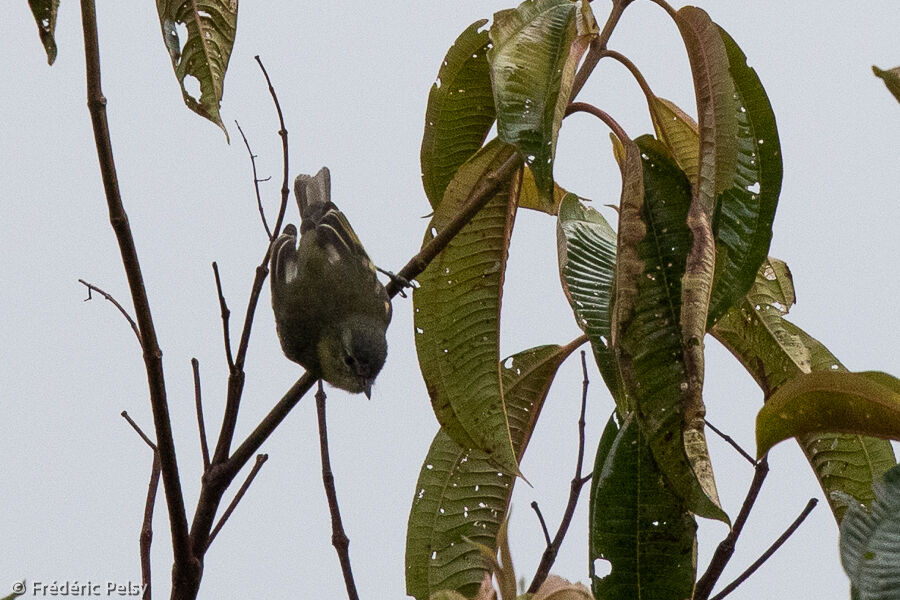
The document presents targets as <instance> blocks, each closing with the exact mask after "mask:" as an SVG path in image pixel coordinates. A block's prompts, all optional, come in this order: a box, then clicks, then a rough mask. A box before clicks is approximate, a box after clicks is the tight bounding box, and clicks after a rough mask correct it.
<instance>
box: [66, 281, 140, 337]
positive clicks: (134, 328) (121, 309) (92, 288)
mask: <svg viewBox="0 0 900 600" xmlns="http://www.w3.org/2000/svg"><path fill="white" fill-rule="evenodd" d="M78 283H81V284H82V285H84V286H85V287H86V288H87V289H88V297H87V298H85V299H84V301H85V302H87V301H88V300H92V299H93V298H91V291H94V292H97V293H98V294H100V295H101V296H103V297H104V298H106V299H107V300H109V301H110V302H112V305H113V306H115V307H116V308H117V309H119V312H120V313H122V316H123V317H125V319H126V320H127V321H128V324H129V325H131V330H132V331H133V332H134V335H135V337H137V341H138V344H141V347H143V343H142V342H141V330H140V329H138V326H137V323H135V322H134V319H132V318H131V315H129V314H128V311H127V310H125V307H124V306H122V305H121V304H119V301H118V300H116V299H115V298H113V296H112V295H111V294H107V293H106V292H104V291H103V290H101V289H100V288H98V287H97V286H96V285H94V284H92V283H88V282H87V281H85V280H84V279H79V280H78Z"/></svg>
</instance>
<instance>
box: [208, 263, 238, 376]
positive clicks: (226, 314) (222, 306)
mask: <svg viewBox="0 0 900 600" xmlns="http://www.w3.org/2000/svg"><path fill="white" fill-rule="evenodd" d="M212 270H213V276H214V277H215V278H216V293H218V295H219V310H220V312H221V313H222V334H223V335H224V336H225V358H226V359H227V360H228V368H229V369H234V357H233V356H232V355H231V327H229V325H228V321H229V319H230V317H231V311H230V310H229V309H228V303H227V302H225V293H224V292H223V291H222V278H221V277H220V276H219V265H218V264H217V263H216V261H213V263H212Z"/></svg>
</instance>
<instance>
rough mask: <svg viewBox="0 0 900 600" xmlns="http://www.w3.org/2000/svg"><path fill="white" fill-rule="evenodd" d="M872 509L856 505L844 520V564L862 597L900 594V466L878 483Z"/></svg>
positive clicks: (886, 599) (884, 599)
mask: <svg viewBox="0 0 900 600" xmlns="http://www.w3.org/2000/svg"><path fill="white" fill-rule="evenodd" d="M874 490H875V498H876V499H875V501H874V502H872V505H871V509H870V510H869V511H866V509H865V507H864V506H861V505H858V504H857V505H854V506H851V507H850V509H849V510H848V511H847V515H846V517H845V518H844V520H843V521H842V522H841V564H842V565H843V566H844V570H845V571H847V575H848V576H849V577H850V581H851V582H852V583H853V589H854V594H855V596H854V597H856V598H859V599H860V600H895V599H896V598H898V597H900V569H898V568H897V565H900V466H898V467H894V468H893V469H891V470H890V471H888V472H887V473H885V474H884V478H883V480H882V481H879V482H877V483H876V484H875V486H874Z"/></svg>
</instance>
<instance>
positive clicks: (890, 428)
mask: <svg viewBox="0 0 900 600" xmlns="http://www.w3.org/2000/svg"><path fill="white" fill-rule="evenodd" d="M887 379H890V381H886V380H887ZM898 389H900V381H898V380H897V379H894V378H892V377H891V376H890V375H888V374H887V373H874V374H870V373H865V372H864V373H849V372H837V371H835V372H831V371H818V372H815V373H809V374H806V375H799V376H797V377H794V378H793V379H791V380H790V381H788V382H787V383H785V384H784V385H782V386H781V387H779V388H778V390H777V391H776V392H775V393H773V394H772V395H771V396H770V397H769V399H768V401H767V402H766V404H765V406H763V407H762V409H761V410H760V411H759V414H758V415H757V416H756V448H757V450H756V452H757V455H758V456H762V455H764V454H765V453H766V452H768V451H769V449H770V448H771V447H772V446H774V445H775V444H777V443H778V442H780V441H782V440H786V439H788V438H791V437H797V436H801V435H804V434H807V433H817V432H829V433H835V432H836V433H857V434H860V435H869V436H873V437H881V438H891V439H900V391H898Z"/></svg>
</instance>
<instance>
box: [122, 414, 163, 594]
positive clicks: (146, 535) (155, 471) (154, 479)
mask: <svg viewBox="0 0 900 600" xmlns="http://www.w3.org/2000/svg"><path fill="white" fill-rule="evenodd" d="M121 414H122V418H124V419H125V420H126V421H128V424H129V425H131V428H132V429H134V430H135V431H136V432H137V434H138V435H139V436H141V439H142V440H144V443H145V444H147V445H148V446H150V450H152V451H153V465H152V466H151V467H150V483H148V484H147V499H146V500H145V501H144V519H143V521H142V522H141V535H140V536H139V538H138V546H139V548H140V556H141V583H142V584H144V596H143V598H144V600H150V583H151V577H150V545H151V544H152V543H153V508H154V506H156V490H157V489H158V488H159V470H160V466H159V451H158V450H157V449H156V444H154V443H153V442H152V441H151V440H150V438H149V437H147V434H146V433H144V430H143V429H141V428H140V427H139V426H138V424H137V423H135V422H134V420H133V419H132V418H131V416H130V415H129V414H128V412H127V411H124V410H123V411H122V413H121Z"/></svg>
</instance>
